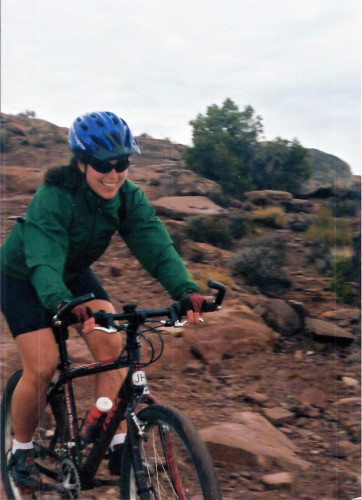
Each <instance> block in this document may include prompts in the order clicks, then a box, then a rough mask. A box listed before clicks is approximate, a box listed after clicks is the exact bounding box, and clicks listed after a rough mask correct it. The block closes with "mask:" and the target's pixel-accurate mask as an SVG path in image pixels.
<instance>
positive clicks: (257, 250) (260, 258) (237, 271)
mask: <svg viewBox="0 0 362 500" xmlns="http://www.w3.org/2000/svg"><path fill="white" fill-rule="evenodd" d="M284 261H285V242H284V240H283V239H281V238H263V239H261V240H257V241H252V240H248V241H246V242H244V243H243V248H242V249H241V250H239V252H238V253H237V254H236V256H235V257H234V259H233V262H232V264H233V273H234V275H236V276H241V277H242V278H243V280H244V282H245V283H246V284H247V285H250V286H256V287H258V288H259V289H260V290H261V291H262V292H263V293H266V294H269V293H275V292H278V291H280V290H284V289H286V288H289V286H290V284H291V282H290V279H289V278H288V277H287V275H286V274H285V272H284V271H283V270H282V266H283V264H284Z"/></svg>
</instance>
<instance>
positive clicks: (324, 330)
mask: <svg viewBox="0 0 362 500" xmlns="http://www.w3.org/2000/svg"><path fill="white" fill-rule="evenodd" d="M305 329H306V331H308V332H310V333H312V334H313V335H314V337H315V339H316V340H317V341H318V342H336V343H337V344H339V345H344V346H345V345H349V344H351V343H352V342H353V341H354V336H353V335H352V334H351V333H349V332H347V331H346V330H344V329H343V328H340V327H339V326H337V325H336V324H335V323H329V322H327V321H322V320H320V319H314V318H308V317H307V318H306V319H305Z"/></svg>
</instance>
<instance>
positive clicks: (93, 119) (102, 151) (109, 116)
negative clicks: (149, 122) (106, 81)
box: [68, 111, 141, 161]
mask: <svg viewBox="0 0 362 500" xmlns="http://www.w3.org/2000/svg"><path fill="white" fill-rule="evenodd" d="M68 140H69V147H70V149H71V151H72V152H73V153H74V155H75V156H76V157H77V158H79V159H80V160H82V161H88V160H89V159H91V158H96V159H98V160H101V161H103V160H113V159H114V158H118V157H119V156H121V155H131V154H133V153H136V154H141V151H140V148H139V146H138V143H137V140H136V139H135V138H134V137H133V135H132V132H131V131H130V129H129V127H128V125H127V123H126V122H125V121H124V120H122V118H118V116H116V115H115V114H114V113H111V112H109V111H101V112H95V113H87V114H85V115H83V116H79V117H78V118H77V119H76V120H75V121H74V123H73V125H72V126H71V127H70V129H69V134H68Z"/></svg>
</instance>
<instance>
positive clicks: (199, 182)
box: [159, 169, 222, 196]
mask: <svg viewBox="0 0 362 500" xmlns="http://www.w3.org/2000/svg"><path fill="white" fill-rule="evenodd" d="M159 182H160V183H161V185H162V188H161V192H163V193H164V194H167V193H170V192H171V193H173V194H174V195H175V196H195V195H201V196H218V195H221V194H222V189H221V186H220V185H219V184H217V183H216V182H213V181H210V180H209V179H205V178H204V177H200V176H199V175H197V174H195V172H192V171H191V170H184V169H173V170H168V171H167V173H166V174H164V175H161V176H160V178H159Z"/></svg>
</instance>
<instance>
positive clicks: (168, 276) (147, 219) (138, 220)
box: [119, 181, 200, 300]
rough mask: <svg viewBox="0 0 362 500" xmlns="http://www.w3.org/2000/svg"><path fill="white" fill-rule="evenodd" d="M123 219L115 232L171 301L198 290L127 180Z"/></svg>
mask: <svg viewBox="0 0 362 500" xmlns="http://www.w3.org/2000/svg"><path fill="white" fill-rule="evenodd" d="M127 186H128V187H127V188H126V190H125V201H124V202H125V204H126V216H125V219H124V220H123V221H122V222H121V227H120V230H119V233H120V235H121V237H122V238H123V239H124V241H125V243H126V244H127V246H128V247H129V249H130V250H131V252H132V253H133V254H134V255H135V257H136V258H137V259H138V260H139V261H140V263H141V264H142V265H143V267H144V268H145V269H146V270H147V271H148V272H149V273H150V274H151V275H152V276H153V277H154V278H156V279H157V280H158V281H159V282H160V283H161V284H162V285H163V286H164V287H165V289H166V290H167V291H168V292H169V294H170V295H171V297H172V298H173V299H174V300H178V299H179V298H180V296H181V295H182V294H183V293H184V292H186V291H188V290H195V291H197V292H199V291H200V287H199V286H198V285H197V284H196V283H194V282H193V281H192V280H191V278H190V276H189V273H188V271H187V269H186V267H185V265H184V263H183V261H182V259H181V257H180V255H179V254H178V253H177V252H176V250H175V248H174V246H173V242H172V239H171V237H170V236H169V234H168V232H167V231H166V228H165V227H164V225H163V224H162V222H161V221H160V220H159V219H158V218H157V217H156V216H155V211H154V209H153V207H152V205H151V204H150V203H149V202H148V201H147V199H146V197H145V195H144V193H143V192H142V191H141V190H140V189H139V188H138V187H136V186H135V185H134V184H132V183H131V182H130V181H127Z"/></svg>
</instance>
